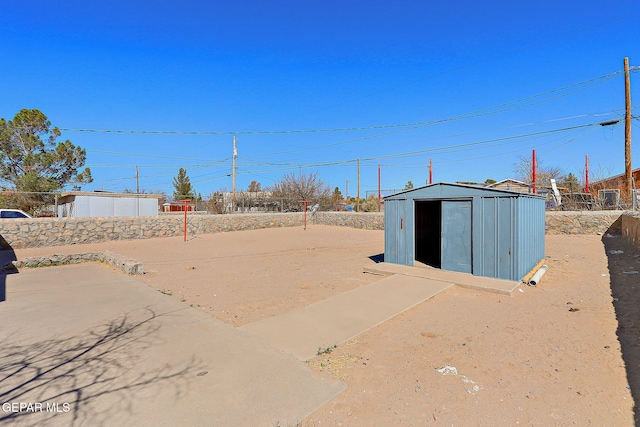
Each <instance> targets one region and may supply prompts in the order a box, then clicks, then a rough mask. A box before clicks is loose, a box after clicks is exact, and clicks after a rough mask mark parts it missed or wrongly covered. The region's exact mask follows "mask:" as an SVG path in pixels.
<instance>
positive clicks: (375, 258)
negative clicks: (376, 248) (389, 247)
mask: <svg viewBox="0 0 640 427" xmlns="http://www.w3.org/2000/svg"><path fill="white" fill-rule="evenodd" d="M369 259H370V260H371V261H373V262H375V263H376V264H379V263H381V262H384V254H378V255H371V256H370V257H369Z"/></svg>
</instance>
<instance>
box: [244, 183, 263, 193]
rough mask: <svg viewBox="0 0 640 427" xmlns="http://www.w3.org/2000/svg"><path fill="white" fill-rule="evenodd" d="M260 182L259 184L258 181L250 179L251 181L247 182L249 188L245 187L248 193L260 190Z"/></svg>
mask: <svg viewBox="0 0 640 427" xmlns="http://www.w3.org/2000/svg"><path fill="white" fill-rule="evenodd" d="M261 186H262V184H260V183H259V182H258V181H251V183H250V184H249V188H247V191H248V192H249V193H257V192H259V191H260V190H261V188H260V187H261Z"/></svg>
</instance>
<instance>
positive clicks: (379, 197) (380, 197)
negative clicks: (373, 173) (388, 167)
mask: <svg viewBox="0 0 640 427" xmlns="http://www.w3.org/2000/svg"><path fill="white" fill-rule="evenodd" d="M381 200H382V196H381V194H380V165H378V201H381Z"/></svg>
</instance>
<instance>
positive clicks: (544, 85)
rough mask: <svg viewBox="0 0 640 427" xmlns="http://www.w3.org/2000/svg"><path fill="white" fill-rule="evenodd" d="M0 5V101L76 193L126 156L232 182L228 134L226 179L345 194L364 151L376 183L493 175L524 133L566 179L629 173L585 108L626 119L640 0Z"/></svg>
mask: <svg viewBox="0 0 640 427" xmlns="http://www.w3.org/2000/svg"><path fill="white" fill-rule="evenodd" d="M5 3H6V4H4V5H3V7H2V14H1V15H0V42H1V45H2V54H3V61H2V67H1V68H0V70H1V71H0V76H1V80H0V81H1V84H2V93H3V95H2V96H1V97H0V117H4V118H6V119H10V118H12V117H13V116H14V115H15V114H16V113H17V112H18V111H19V110H20V109H21V108H37V109H40V110H41V111H42V112H43V113H45V114H46V115H47V116H48V117H49V119H50V120H51V122H52V124H53V125H55V126H58V127H60V128H63V129H65V130H64V132H63V139H69V140H71V141H72V142H73V143H74V144H76V145H80V146H81V147H83V148H85V149H86V150H87V166H89V167H90V168H91V170H92V173H93V178H94V182H93V183H92V184H89V185H85V186H84V187H83V190H95V189H102V190H109V191H122V190H125V189H135V167H136V166H138V167H139V171H140V187H141V189H144V190H146V191H166V192H168V193H169V194H170V193H171V192H172V190H173V188H172V179H173V177H175V176H176V175H177V172H178V169H179V168H180V167H183V168H185V169H186V170H187V173H188V175H189V177H190V179H191V181H192V183H193V185H194V187H195V189H196V191H197V192H199V193H201V194H202V195H203V196H205V197H206V196H207V195H209V194H210V193H212V192H213V191H216V190H220V189H227V190H230V189H231V177H230V173H231V155H232V142H233V135H234V133H236V134H237V138H238V155H239V156H238V162H237V166H238V175H237V188H238V190H242V189H246V188H247V186H248V185H249V183H250V182H251V181H252V180H256V181H259V182H260V183H261V184H262V186H263V187H266V186H269V185H271V184H273V182H274V181H276V180H278V179H280V178H281V177H282V175H283V174H285V173H291V172H294V173H299V172H301V171H302V172H305V173H309V172H317V173H318V175H319V176H320V178H322V179H323V180H324V181H325V182H327V183H328V184H329V185H330V186H331V187H332V188H333V187H336V186H338V187H340V189H341V190H342V192H343V193H344V191H345V186H346V182H347V180H348V182H349V194H350V195H355V193H356V182H357V166H356V159H358V158H360V159H361V195H362V196H364V195H365V194H366V191H372V192H373V191H375V190H376V189H377V183H378V176H377V173H378V172H377V171H378V165H381V170H382V187H383V189H394V188H402V187H403V186H404V185H405V184H406V183H407V181H409V180H411V181H413V183H414V184H416V186H418V185H422V184H424V183H425V181H426V179H428V164H429V159H430V158H432V159H433V174H434V181H437V182H454V181H484V180H485V179H487V178H493V179H496V180H500V179H504V178H508V177H513V176H514V175H515V174H514V169H515V167H514V165H515V164H516V163H518V161H519V158H520V156H526V157H529V156H530V155H531V150H532V149H535V150H536V151H537V153H538V157H539V159H540V160H541V162H542V164H543V166H557V167H560V168H562V169H563V170H564V171H565V172H566V173H569V172H572V173H573V174H575V175H579V174H581V173H582V171H583V170H584V163H585V155H589V159H590V170H591V171H592V173H593V174H592V177H591V180H592V181H593V180H594V179H596V178H598V177H604V176H608V175H612V174H619V173H622V172H623V171H624V124H623V123H622V122H620V124H618V125H616V126H609V127H601V126H598V125H593V124H597V123H599V122H604V121H608V120H617V119H622V118H623V117H624V80H623V75H622V73H621V70H622V67H623V58H624V57H629V61H630V64H631V66H632V67H633V66H637V65H640V52H638V46H640V31H639V30H640V3H638V2H637V0H611V1H608V2H606V3H604V2H601V1H598V2H596V1H588V0H587V1H573V0H569V1H564V2H558V1H553V2H552V1H546V0H542V1H535V2H533V1H527V2H505V1H495V0H489V1H483V2H478V1H450V2H434V1H402V0H400V1H393V2H392V1H340V2H338V1H322V2H321V1H293V0H292V1H279V0H275V1H270V2H265V1H255V0H254V1H250V0H244V1H242V0H241V1H231V2H229V1H228V2H220V1H215V0H214V1H190V0H185V1H182V2H176V1H162V0H159V1H155V2H140V1H127V2H124V1H120V0H110V1H101V0H96V1H90V2H87V1H75V0H71V1H65V2H62V3H58V2H49V1H41V0H35V1H30V2H5ZM56 3H57V4H56ZM507 3H508V4H507ZM59 4H64V6H63V7H61V6H59ZM639 75H640V73H638V72H637V71H634V72H632V74H631V85H632V100H633V101H634V105H637V102H638V100H640V89H639V87H640V81H637V80H638V76H639ZM634 112H635V114H636V115H638V110H637V109H636V110H635V111H634ZM410 124H412V125H410ZM633 124H634V125H633V131H635V133H638V131H639V130H640V122H639V120H638V119H634V120H633ZM77 130H135V131H159V132H166V133H118V132H104V133H103V132H100V133H98V132H78V131H77ZM318 130H323V132H317V131H318ZM291 131H305V132H291ZM191 132H196V133H199V134H193V133H191ZM636 139H637V138H636ZM637 145H638V144H637V143H636V144H635V145H634V150H633V153H634V159H636V163H634V168H635V167H638V166H635V165H637V164H638V163H637V162H640V159H639V158H638V156H637V154H638V153H639V152H640V151H639V150H638V149H637V148H636V147H637Z"/></svg>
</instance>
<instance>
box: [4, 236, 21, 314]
mask: <svg viewBox="0 0 640 427" xmlns="http://www.w3.org/2000/svg"><path fill="white" fill-rule="evenodd" d="M16 260H17V258H16V253H15V252H14V251H13V248H12V247H11V245H10V244H9V242H7V241H6V240H5V239H4V237H2V235H0V302H3V301H6V300H7V275H8V274H14V273H17V272H18V270H17V269H16V268H15V267H14V265H13V264H12V261H16Z"/></svg>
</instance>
